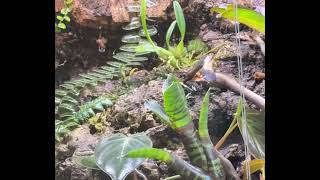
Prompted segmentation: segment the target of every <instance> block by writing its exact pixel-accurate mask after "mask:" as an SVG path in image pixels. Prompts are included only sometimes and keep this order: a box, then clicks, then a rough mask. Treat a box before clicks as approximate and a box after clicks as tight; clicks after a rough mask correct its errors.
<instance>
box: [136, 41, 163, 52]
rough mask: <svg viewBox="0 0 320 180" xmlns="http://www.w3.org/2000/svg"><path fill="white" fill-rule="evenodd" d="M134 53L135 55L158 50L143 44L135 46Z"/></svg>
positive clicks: (150, 45)
mask: <svg viewBox="0 0 320 180" xmlns="http://www.w3.org/2000/svg"><path fill="white" fill-rule="evenodd" d="M135 52H137V53H142V52H156V53H157V52H158V49H157V48H155V47H154V46H153V45H152V44H150V43H145V44H142V45H139V46H136V48H135Z"/></svg>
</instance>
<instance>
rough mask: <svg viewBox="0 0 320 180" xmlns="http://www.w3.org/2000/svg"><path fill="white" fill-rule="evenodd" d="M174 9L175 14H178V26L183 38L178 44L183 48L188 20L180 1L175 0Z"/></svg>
mask: <svg viewBox="0 0 320 180" xmlns="http://www.w3.org/2000/svg"><path fill="white" fill-rule="evenodd" d="M173 9H174V14H175V16H176V21H177V24H178V28H179V30H180V34H181V40H180V42H179V44H178V47H179V48H180V49H181V48H182V47H184V45H183V40H184V36H185V33H186V22H185V19H184V15H183V10H182V8H181V6H180V4H179V3H178V1H173Z"/></svg>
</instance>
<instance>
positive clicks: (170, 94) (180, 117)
mask: <svg viewBox="0 0 320 180" xmlns="http://www.w3.org/2000/svg"><path fill="white" fill-rule="evenodd" d="M163 90H164V93H163V105H164V109H165V112H166V113H167V115H168V116H169V118H170V121H171V122H172V128H173V129H176V128H183V127H185V126H187V125H188V124H189V123H191V122H192V119H191V116H190V113H189V109H188V105H187V99H186V95H185V93H184V90H183V88H182V86H181V84H180V82H178V80H177V79H176V78H175V77H174V76H173V75H169V76H168V78H167V81H166V82H165V83H164V85H163Z"/></svg>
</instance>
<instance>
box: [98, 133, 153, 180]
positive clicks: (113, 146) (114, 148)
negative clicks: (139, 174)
mask: <svg viewBox="0 0 320 180" xmlns="http://www.w3.org/2000/svg"><path fill="white" fill-rule="evenodd" d="M151 147H152V141H151V140H150V138H149V137H148V136H146V135H145V134H144V133H137V134H133V135H130V136H125V135H124V134H120V133H119V134H113V135H112V136H110V137H107V138H105V139H103V140H102V141H101V142H100V143H99V144H98V145H97V147H96V150H95V158H96V164H97V165H98V167H99V168H100V169H101V170H103V171H104V172H105V173H106V174H108V175H109V176H110V177H111V178H112V179H113V180H123V179H124V178H125V177H126V176H127V175H128V174H129V173H131V172H132V171H134V170H135V169H136V168H137V167H138V166H140V165H141V164H142V162H143V161H144V160H145V159H144V158H137V159H132V158H126V157H125V156H126V155H127V153H128V152H129V151H130V150H133V149H137V148H151Z"/></svg>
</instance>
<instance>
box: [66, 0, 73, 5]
mask: <svg viewBox="0 0 320 180" xmlns="http://www.w3.org/2000/svg"><path fill="white" fill-rule="evenodd" d="M65 2H66V4H67V5H70V4H72V3H73V0H66V1H65Z"/></svg>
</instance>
